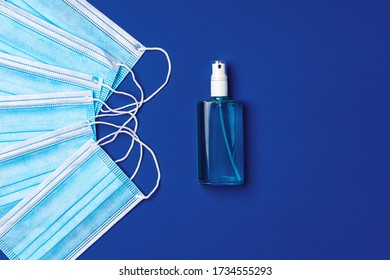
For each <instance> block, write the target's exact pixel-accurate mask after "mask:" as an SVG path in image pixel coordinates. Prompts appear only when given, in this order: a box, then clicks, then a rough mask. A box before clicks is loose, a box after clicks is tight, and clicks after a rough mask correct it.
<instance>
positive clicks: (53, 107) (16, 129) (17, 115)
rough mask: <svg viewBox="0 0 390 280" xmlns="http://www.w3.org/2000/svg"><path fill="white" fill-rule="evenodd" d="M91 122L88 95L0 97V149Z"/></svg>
mask: <svg viewBox="0 0 390 280" xmlns="http://www.w3.org/2000/svg"><path fill="white" fill-rule="evenodd" d="M94 119H95V113H94V106H93V101H92V91H81V92H59V93H47V94H43V95H42V94H33V95H12V96H0V148H3V147H5V146H9V145H11V144H16V143H18V142H21V141H24V140H27V139H30V138H33V137H35V136H38V135H41V134H44V133H46V132H50V131H53V130H56V129H60V128H63V127H66V126H68V125H71V124H74V123H79V122H83V121H84V122H85V121H88V122H92V121H94Z"/></svg>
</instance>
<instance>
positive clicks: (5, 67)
mask: <svg viewBox="0 0 390 280" xmlns="http://www.w3.org/2000/svg"><path fill="white" fill-rule="evenodd" d="M85 90H92V92H93V96H94V98H99V97H100V95H101V93H102V79H101V78H98V77H93V76H91V75H87V74H83V73H79V72H75V71H71V70H67V69H64V68H60V67H54V66H51V65H48V64H44V63H39V62H35V61H32V60H29V59H24V58H20V57H17V56H12V55H8V54H5V53H2V52H0V95H21V94H26V93H30V94H46V93H50V92H60V91H61V92H65V91H85ZM100 108H101V103H100V102H97V103H95V112H96V113H97V112H99V111H100Z"/></svg>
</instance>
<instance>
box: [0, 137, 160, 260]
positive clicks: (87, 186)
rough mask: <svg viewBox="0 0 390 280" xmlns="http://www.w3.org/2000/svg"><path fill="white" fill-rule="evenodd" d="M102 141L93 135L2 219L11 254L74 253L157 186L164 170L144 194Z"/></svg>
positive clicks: (1, 244) (1, 238) (1, 235)
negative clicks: (108, 151)
mask: <svg viewBox="0 0 390 280" xmlns="http://www.w3.org/2000/svg"><path fill="white" fill-rule="evenodd" d="M131 136H132V137H135V135H132V134H131ZM135 139H136V140H137V141H140V140H139V139H138V137H137V138H135ZM101 140H102V139H101ZM108 142H109V141H108ZM140 143H142V142H140ZM99 144H101V145H104V143H101V141H99V142H95V141H94V140H89V141H88V142H87V143H86V144H85V145H84V146H83V147H81V148H80V149H79V150H78V151H76V152H75V153H74V154H73V155H72V156H71V157H70V158H69V159H67V160H66V162H64V163H63V164H62V165H61V166H60V167H58V168H57V169H56V170H55V171H54V172H53V173H51V174H50V175H49V177H47V178H46V179H45V180H44V181H43V182H42V183H41V184H40V185H39V186H38V187H37V188H36V189H35V190H34V191H33V192H32V193H30V194H29V195H28V196H27V197H26V198H25V199H23V200H22V201H21V202H20V203H19V204H18V205H17V206H16V207H15V208H13V209H12V210H11V211H10V212H9V213H8V214H7V215H6V216H5V217H4V218H3V219H2V224H3V225H2V227H1V228H0V248H1V249H2V251H3V252H4V253H5V254H6V255H7V256H8V257H9V258H10V259H75V258H77V257H78V256H79V255H81V254H82V253H83V252H84V251H85V250H86V249H87V248H88V247H89V246H91V245H92V244H93V243H94V242H95V241H96V240H97V239H98V238H99V237H101V236H102V235H103V234H104V233H105V232H107V231H108V230H109V229H110V228H111V227H112V226H113V225H114V224H115V223H116V222H118V221H119V220H120V219H121V218H122V217H123V216H125V215H126V214H127V213H128V212H129V211H130V210H132V209H133V208H134V207H135V206H136V205H137V204H138V203H140V202H141V201H142V200H144V199H147V198H149V197H150V195H151V194H152V193H153V192H154V191H155V189H156V187H157V185H158V181H159V179H160V173H158V180H157V184H156V187H155V188H154V189H153V191H152V193H150V194H149V195H148V196H145V195H143V194H142V192H141V191H140V190H139V189H138V188H137V186H136V185H135V184H134V183H133V182H132V180H131V179H130V178H129V177H127V175H126V174H125V173H123V172H122V170H121V169H120V168H119V167H118V166H117V164H116V163H115V162H114V161H113V160H112V159H111V158H110V157H109V156H108V155H107V154H106V153H105V152H104V150H103V149H102V148H101V147H100V146H99ZM142 146H143V147H146V148H148V147H147V146H146V145H145V144H142ZM148 150H149V151H151V150H150V148H148ZM153 158H154V160H155V163H156V166H157V167H158V163H157V160H156V158H155V156H154V154H153Z"/></svg>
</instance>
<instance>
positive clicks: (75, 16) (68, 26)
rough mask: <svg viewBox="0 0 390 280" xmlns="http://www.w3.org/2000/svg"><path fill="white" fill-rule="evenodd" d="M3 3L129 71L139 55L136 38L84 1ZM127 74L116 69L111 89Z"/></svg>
mask: <svg viewBox="0 0 390 280" xmlns="http://www.w3.org/2000/svg"><path fill="white" fill-rule="evenodd" d="M7 2H9V3H11V4H13V5H15V6H17V7H19V8H21V9H23V10H25V11H26V12H28V13H31V14H33V15H34V16H36V17H39V18H40V19H42V20H45V21H46V22H49V23H51V24H53V25H55V26H57V27H59V28H61V29H62V30H65V31H66V32H69V33H71V34H73V35H75V36H77V37H79V38H81V39H83V40H85V41H87V42H89V43H91V44H93V45H95V46H97V47H99V48H100V49H102V50H104V51H105V52H107V53H109V54H110V55H111V56H113V57H115V58H116V59H117V60H118V61H120V62H121V63H123V64H124V65H126V66H127V67H129V68H132V67H133V66H134V65H135V63H136V62H137V59H138V58H139V57H140V56H141V55H142V53H143V52H142V51H140V50H139V48H140V47H142V45H141V44H140V43H139V42H138V41H137V40H136V39H134V38H133V37H132V36H131V35H130V34H128V33H127V32H126V31H124V30H123V29H122V28H120V27H119V26H118V25H117V24H115V23H114V22H113V21H112V20H110V19H109V18H108V17H107V16H105V15H104V14H102V13H101V12H100V11H98V10H97V9H96V8H95V7H94V6H92V5H91V4H90V3H88V2H87V1H85V0H70V1H69V0H65V1H61V0H46V1H40V0H9V1H7ZM58 11H61V12H60V13H59V12H58ZM127 73H128V70H127V69H126V68H125V67H121V68H120V70H119V73H118V75H117V78H116V80H115V82H114V84H113V87H114V88H116V87H117V86H118V85H119V83H120V82H121V81H122V79H123V78H124V77H125V76H126V75H127Z"/></svg>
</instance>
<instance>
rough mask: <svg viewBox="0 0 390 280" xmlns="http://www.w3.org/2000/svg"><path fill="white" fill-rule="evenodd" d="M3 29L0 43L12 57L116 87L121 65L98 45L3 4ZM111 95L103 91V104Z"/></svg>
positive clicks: (0, 15)
mask: <svg viewBox="0 0 390 280" xmlns="http://www.w3.org/2000/svg"><path fill="white" fill-rule="evenodd" d="M0 25H1V26H2V28H1V29H0V41H2V42H3V45H4V44H6V45H7V46H8V47H7V48H6V49H5V50H4V51H7V52H8V53H10V51H11V50H12V49H15V50H16V52H15V53H10V54H15V55H21V52H22V53H24V54H25V55H24V56H23V57H24V58H28V59H35V60H37V61H40V62H44V63H47V64H50V65H54V66H58V67H63V68H66V69H70V70H74V71H78V72H82V73H86V74H89V75H92V76H95V77H101V78H103V83H104V84H105V85H107V86H110V87H112V86H113V85H114V81H115V79H116V77H117V74H118V71H119V68H120V64H121V62H120V61H118V60H117V59H115V58H114V57H112V56H111V55H109V54H108V53H106V52H104V51H103V50H101V49H100V48H98V47H96V46H95V45H93V44H90V43H88V42H86V41H84V40H82V39H80V38H78V37H76V36H74V35H72V34H70V33H68V32H65V31H63V30H62V29H60V28H58V27H56V26H54V25H52V24H49V23H47V22H46V21H43V20H41V19H39V18H37V17H35V16H32V15H30V14H29V13H26V12H25V11H23V10H22V9H19V8H18V7H16V6H14V5H12V4H9V3H7V2H6V1H2V0H0ZM15 30H17V32H15ZM140 52H141V51H140ZM140 52H137V53H140ZM133 59H134V61H138V59H139V56H138V57H137V56H135V55H134V56H133ZM108 92H109V90H108V89H107V88H104V90H103V95H102V96H100V98H101V99H102V100H103V101H104V100H106V98H107V95H108Z"/></svg>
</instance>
